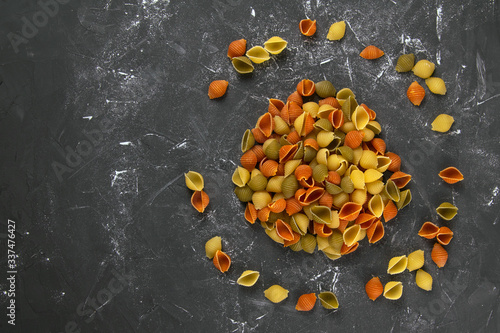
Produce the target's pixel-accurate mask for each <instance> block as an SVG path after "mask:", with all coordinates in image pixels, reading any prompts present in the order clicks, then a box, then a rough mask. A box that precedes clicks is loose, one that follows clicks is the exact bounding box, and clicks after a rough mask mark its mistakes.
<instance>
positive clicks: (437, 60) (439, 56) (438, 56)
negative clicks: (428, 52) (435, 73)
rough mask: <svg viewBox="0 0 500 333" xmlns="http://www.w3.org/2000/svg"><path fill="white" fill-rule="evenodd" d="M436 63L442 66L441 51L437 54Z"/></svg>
mask: <svg viewBox="0 0 500 333" xmlns="http://www.w3.org/2000/svg"><path fill="white" fill-rule="evenodd" d="M436 63H437V64H438V65H441V50H437V52H436Z"/></svg>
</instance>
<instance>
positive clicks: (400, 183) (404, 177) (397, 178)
mask: <svg viewBox="0 0 500 333" xmlns="http://www.w3.org/2000/svg"><path fill="white" fill-rule="evenodd" d="M389 179H390V180H392V181H393V182H394V184H396V186H397V187H398V188H400V189H401V188H403V187H405V186H406V185H408V183H409V182H410V180H411V175H409V174H407V173H404V172H401V171H396V172H394V173H393V174H392V175H391V177H389Z"/></svg>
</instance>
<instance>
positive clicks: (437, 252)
mask: <svg viewBox="0 0 500 333" xmlns="http://www.w3.org/2000/svg"><path fill="white" fill-rule="evenodd" d="M431 258H432V261H434V263H435V264H436V265H437V266H438V267H439V268H441V267H444V265H446V261H447V260H448V252H446V250H445V249H444V247H442V246H441V244H439V243H435V244H434V247H433V248H432V252H431Z"/></svg>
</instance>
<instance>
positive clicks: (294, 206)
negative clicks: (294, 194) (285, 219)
mask: <svg viewBox="0 0 500 333" xmlns="http://www.w3.org/2000/svg"><path fill="white" fill-rule="evenodd" d="M285 210H286V213H287V214H288V215H289V216H292V215H293V214H296V213H298V212H300V211H301V210H302V205H301V204H300V202H298V201H297V199H295V198H290V199H286V209H285Z"/></svg>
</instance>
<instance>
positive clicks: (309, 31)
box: [299, 19, 316, 36]
mask: <svg viewBox="0 0 500 333" xmlns="http://www.w3.org/2000/svg"><path fill="white" fill-rule="evenodd" d="M299 29H300V32H301V33H302V34H303V35H304V36H312V35H314V33H315V32H316V20H314V21H311V20H310V19H307V20H302V21H300V23H299Z"/></svg>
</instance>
